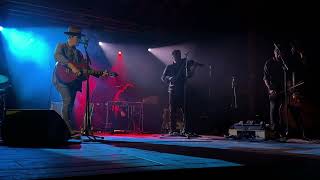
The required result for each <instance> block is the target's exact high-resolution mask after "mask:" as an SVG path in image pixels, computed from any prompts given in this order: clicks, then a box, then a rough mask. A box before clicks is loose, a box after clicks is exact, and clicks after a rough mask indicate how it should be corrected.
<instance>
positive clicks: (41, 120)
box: [1, 109, 70, 146]
mask: <svg viewBox="0 0 320 180" xmlns="http://www.w3.org/2000/svg"><path fill="white" fill-rule="evenodd" d="M1 137H2V140H3V142H4V143H5V144H7V145H23V146H29V145H30V146H37V145H50V146H51V145H62V144H65V143H67V141H68V139H69V138H70V131H69V129H68V127H67V125H66V123H65V121H64V120H63V119H62V117H61V116H60V115H59V114H58V113H57V112H56V111H54V110H34V109H11V110H7V112H6V117H5V119H4V121H3V123H2V125H1Z"/></svg>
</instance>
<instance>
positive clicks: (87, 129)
mask: <svg viewBox="0 0 320 180" xmlns="http://www.w3.org/2000/svg"><path fill="white" fill-rule="evenodd" d="M83 46H84V50H85V52H86V58H87V61H86V70H87V71H88V70H89V68H90V66H89V64H91V59H90V57H89V54H88V51H87V48H88V42H85V43H83ZM86 80H87V83H86V108H85V109H86V110H85V111H86V112H85V118H84V121H83V130H82V132H81V135H84V136H87V137H88V140H86V141H97V139H98V138H99V139H104V137H99V136H95V135H93V132H92V124H91V113H92V112H91V111H90V109H91V108H90V96H89V93H90V91H89V87H90V86H89V74H88V73H87V75H86Z"/></svg>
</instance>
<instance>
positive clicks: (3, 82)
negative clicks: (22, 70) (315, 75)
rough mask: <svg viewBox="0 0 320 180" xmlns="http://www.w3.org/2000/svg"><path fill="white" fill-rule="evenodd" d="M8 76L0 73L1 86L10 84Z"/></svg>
mask: <svg viewBox="0 0 320 180" xmlns="http://www.w3.org/2000/svg"><path fill="white" fill-rule="evenodd" d="M8 81H9V79H8V77H7V76H4V75H1V74H0V88H1V87H2V88H3V87H6V86H8Z"/></svg>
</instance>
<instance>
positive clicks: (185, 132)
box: [181, 53, 200, 138]
mask: <svg viewBox="0 0 320 180" xmlns="http://www.w3.org/2000/svg"><path fill="white" fill-rule="evenodd" d="M188 64H189V60H188V53H186V62H185V67H184V68H185V78H186V79H185V83H184V97H183V119H184V128H183V130H182V132H181V135H182V136H185V137H187V138H191V137H200V136H199V135H197V134H195V133H193V132H191V131H190V127H189V126H190V124H188V123H189V121H188V116H187V92H188V91H187V90H188V78H189V72H188Z"/></svg>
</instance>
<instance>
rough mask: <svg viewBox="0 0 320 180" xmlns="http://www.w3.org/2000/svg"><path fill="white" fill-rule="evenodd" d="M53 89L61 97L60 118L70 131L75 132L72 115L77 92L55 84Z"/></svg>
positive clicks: (68, 87)
mask: <svg viewBox="0 0 320 180" xmlns="http://www.w3.org/2000/svg"><path fill="white" fill-rule="evenodd" d="M55 87H56V88H57V90H58V91H59V93H60V95H61V97H62V102H63V106H62V118H63V119H64V120H65V122H66V124H67V126H68V128H69V130H70V131H72V130H75V129H76V127H75V122H74V118H73V116H72V113H73V106H74V101H75V98H76V94H77V91H76V90H75V88H73V87H70V86H64V85H60V84H55Z"/></svg>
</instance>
